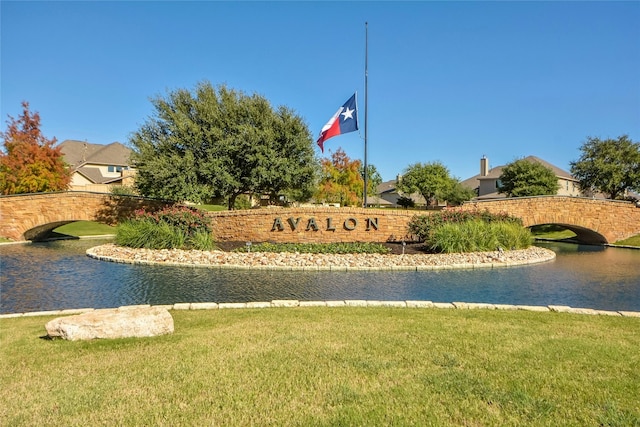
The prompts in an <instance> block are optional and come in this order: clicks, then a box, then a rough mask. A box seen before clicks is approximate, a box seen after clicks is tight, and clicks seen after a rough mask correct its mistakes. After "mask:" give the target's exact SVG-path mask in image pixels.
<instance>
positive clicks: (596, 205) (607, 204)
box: [456, 196, 640, 244]
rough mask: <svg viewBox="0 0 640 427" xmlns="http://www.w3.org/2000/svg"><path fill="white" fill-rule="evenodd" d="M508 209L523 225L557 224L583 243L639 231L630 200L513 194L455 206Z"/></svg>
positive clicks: (613, 239) (639, 215)
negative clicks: (513, 195)
mask: <svg viewBox="0 0 640 427" xmlns="http://www.w3.org/2000/svg"><path fill="white" fill-rule="evenodd" d="M456 209H462V210H481V211H484V210H487V211H489V212H492V213H508V214H509V215H512V216H516V217H518V218H521V219H522V222H523V224H524V226H525V227H531V226H534V225H544V224H558V225H561V226H563V227H565V228H567V229H569V230H571V231H573V232H574V233H576V236H577V240H579V241H580V242H583V243H590V244H603V243H613V242H617V241H618V240H624V239H626V238H628V237H631V236H635V235H637V234H640V208H638V207H636V205H635V204H633V203H631V202H624V201H617V200H602V199H588V198H582V197H566V196H538V197H514V198H506V199H497V200H486V201H478V202H468V203H465V204H463V205H462V206H460V207H458V208H456Z"/></svg>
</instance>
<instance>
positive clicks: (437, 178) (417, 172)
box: [396, 162, 474, 206]
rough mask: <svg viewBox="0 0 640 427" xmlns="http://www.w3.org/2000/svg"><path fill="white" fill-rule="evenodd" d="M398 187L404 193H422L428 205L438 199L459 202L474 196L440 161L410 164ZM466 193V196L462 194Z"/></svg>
mask: <svg viewBox="0 0 640 427" xmlns="http://www.w3.org/2000/svg"><path fill="white" fill-rule="evenodd" d="M396 188H397V189H398V190H399V191H401V192H403V193H404V194H411V193H416V192H417V193H420V194H421V195H422V197H424V199H425V200H426V201H427V206H430V205H431V204H432V203H435V202H437V201H448V202H452V203H454V204H458V203H460V202H461V201H463V200H461V197H462V198H465V197H467V196H468V199H467V200H469V199H471V197H473V195H474V194H473V193H472V192H465V191H464V190H462V187H461V186H459V181H458V180H457V179H456V178H454V177H452V176H451V174H450V173H449V169H448V168H447V167H446V166H444V165H443V164H442V163H440V162H430V163H415V164H412V165H410V166H408V167H407V168H406V169H405V170H404V173H403V174H402V177H401V179H400V180H399V182H398V183H397V185H396ZM461 194H466V196H461Z"/></svg>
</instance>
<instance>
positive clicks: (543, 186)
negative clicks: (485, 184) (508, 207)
mask: <svg viewBox="0 0 640 427" xmlns="http://www.w3.org/2000/svg"><path fill="white" fill-rule="evenodd" d="M499 179H500V183H499V186H498V191H499V192H500V193H503V194H506V195H507V197H526V196H545V195H550V194H557V192H558V189H559V188H560V184H558V177H557V176H556V174H555V173H554V172H553V170H552V169H551V168H549V167H547V166H545V165H543V164H542V163H539V162H536V161H529V160H527V159H518V160H515V161H513V162H511V163H509V164H508V165H506V166H505V167H504V168H502V174H501V175H500V178H499Z"/></svg>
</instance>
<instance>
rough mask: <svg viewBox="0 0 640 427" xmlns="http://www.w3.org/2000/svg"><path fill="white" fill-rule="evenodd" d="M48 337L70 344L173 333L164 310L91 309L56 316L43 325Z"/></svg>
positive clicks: (171, 319)
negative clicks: (71, 314)
mask: <svg viewBox="0 0 640 427" xmlns="http://www.w3.org/2000/svg"><path fill="white" fill-rule="evenodd" d="M45 328H46V330H47V334H48V335H49V337H51V338H63V339H66V340H70V341H78V340H91V339H95V338H128V337H153V336H156V335H164V334H170V333H173V330H174V329H173V317H171V314H170V313H169V311H168V310H167V309H166V308H164V307H133V308H126V307H121V308H115V309H101V310H94V311H90V312H87V313H83V314H78V315H75V316H66V317H58V318H55V319H53V320H51V321H50V322H48V323H47V324H46V325H45Z"/></svg>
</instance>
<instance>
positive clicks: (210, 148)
mask: <svg viewBox="0 0 640 427" xmlns="http://www.w3.org/2000/svg"><path fill="white" fill-rule="evenodd" d="M151 102H152V104H153V106H154V108H155V114H154V116H152V117H151V118H150V119H148V120H147V122H146V123H145V124H144V125H143V126H142V127H141V128H140V129H139V130H138V131H136V132H135V133H133V135H132V137H131V140H130V143H131V145H132V146H133V147H134V154H133V156H132V157H133V160H134V161H135V164H136V168H137V175H136V187H137V188H138V190H139V192H140V193H141V194H142V195H145V196H151V197H159V198H165V199H171V200H181V201H182V200H188V201H191V202H196V203H199V202H208V201H210V200H211V199H213V198H215V197H225V198H227V199H228V202H229V208H230V209H232V208H233V207H234V204H235V200H236V198H237V197H238V196H239V195H240V194H245V193H248V194H278V193H288V194H291V195H293V196H294V197H305V196H308V195H309V194H311V191H312V190H311V189H312V188H313V187H314V185H315V178H316V168H317V166H316V165H317V162H316V160H315V157H314V152H313V139H312V136H311V133H310V132H309V129H308V128H307V126H306V124H305V123H304V122H303V120H302V119H301V118H300V117H299V116H297V115H295V114H294V113H293V112H292V111H291V110H290V109H288V108H286V107H282V106H281V107H278V108H277V109H273V108H272V107H271V105H270V104H269V102H268V101H267V100H266V99H265V98H263V97H261V96H259V95H256V94H254V95H251V96H248V95H246V94H244V93H242V92H236V91H234V90H231V89H227V88H226V87H225V86H224V85H223V86H219V87H217V88H214V87H213V86H212V85H211V84H210V83H208V82H203V83H199V84H198V85H197V86H196V88H195V91H194V93H191V92H190V91H188V90H185V89H180V90H176V91H173V92H170V93H169V94H168V96H167V97H165V98H163V97H156V98H154V99H152V101H151Z"/></svg>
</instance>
